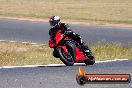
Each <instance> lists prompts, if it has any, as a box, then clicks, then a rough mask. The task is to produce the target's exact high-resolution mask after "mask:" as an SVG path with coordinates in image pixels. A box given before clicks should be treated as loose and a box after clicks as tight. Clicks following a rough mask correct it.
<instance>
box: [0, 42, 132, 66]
mask: <svg viewBox="0 0 132 88" xmlns="http://www.w3.org/2000/svg"><path fill="white" fill-rule="evenodd" d="M131 45H132V44H129V45H121V44H119V43H104V42H101V43H98V44H96V45H94V44H93V45H90V48H91V50H92V52H93V53H94V55H95V58H96V60H112V59H120V58H121V59H130V60H132V46H131ZM52 51H53V49H50V48H49V47H48V45H31V44H29V43H28V44H22V43H20V42H16V43H13V42H12V43H11V42H0V66H9V65H11V66H13V65H45V64H60V63H62V62H61V61H60V60H59V59H58V58H54V57H53V56H52Z"/></svg>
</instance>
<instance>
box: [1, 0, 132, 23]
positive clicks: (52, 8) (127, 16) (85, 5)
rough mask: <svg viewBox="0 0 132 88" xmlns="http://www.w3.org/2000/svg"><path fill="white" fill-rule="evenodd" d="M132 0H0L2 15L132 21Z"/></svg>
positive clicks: (116, 21) (115, 21) (97, 20)
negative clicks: (57, 16)
mask: <svg viewBox="0 0 132 88" xmlns="http://www.w3.org/2000/svg"><path fill="white" fill-rule="evenodd" d="M131 12H132V0H0V16H9V17H33V18H49V16H51V15H59V16H61V17H62V18H63V19H69V20H77V21H96V22H109V23H111V22H112V23H127V24H132V15H131Z"/></svg>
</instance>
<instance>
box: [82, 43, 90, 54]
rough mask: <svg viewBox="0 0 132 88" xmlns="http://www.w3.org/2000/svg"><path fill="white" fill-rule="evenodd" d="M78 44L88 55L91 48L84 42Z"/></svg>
mask: <svg viewBox="0 0 132 88" xmlns="http://www.w3.org/2000/svg"><path fill="white" fill-rule="evenodd" d="M80 45H81V47H82V49H83V51H84V53H85V54H87V55H89V54H90V53H91V50H90V49H89V48H88V46H87V45H86V44H85V43H84V42H83V43H81V44H80Z"/></svg>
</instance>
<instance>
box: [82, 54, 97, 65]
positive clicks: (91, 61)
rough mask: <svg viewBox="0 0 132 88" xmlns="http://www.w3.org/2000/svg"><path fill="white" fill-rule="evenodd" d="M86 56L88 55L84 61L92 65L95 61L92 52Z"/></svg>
mask: <svg viewBox="0 0 132 88" xmlns="http://www.w3.org/2000/svg"><path fill="white" fill-rule="evenodd" d="M86 56H87V57H88V59H87V60H85V61H84V63H85V64H86V65H93V64H94V63H95V58H94V56H93V54H92V53H91V54H89V55H86Z"/></svg>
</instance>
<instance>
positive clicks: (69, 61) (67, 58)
mask: <svg viewBox="0 0 132 88" xmlns="http://www.w3.org/2000/svg"><path fill="white" fill-rule="evenodd" d="M57 51H58V55H59V57H60V60H61V61H62V62H63V63H64V64H65V65H67V66H73V64H74V59H73V57H72V55H71V54H70V52H69V53H68V54H66V53H65V52H64V50H63V49H62V48H58V49H57Z"/></svg>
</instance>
